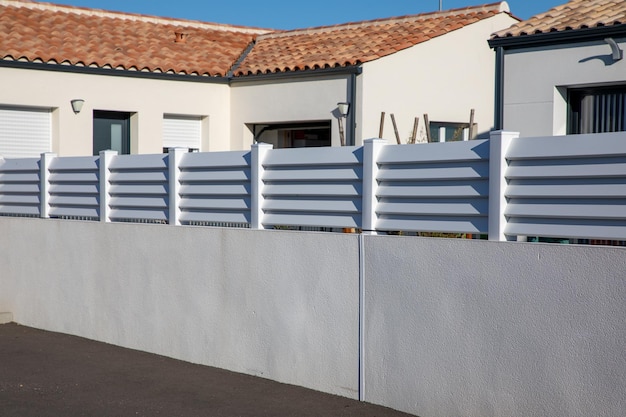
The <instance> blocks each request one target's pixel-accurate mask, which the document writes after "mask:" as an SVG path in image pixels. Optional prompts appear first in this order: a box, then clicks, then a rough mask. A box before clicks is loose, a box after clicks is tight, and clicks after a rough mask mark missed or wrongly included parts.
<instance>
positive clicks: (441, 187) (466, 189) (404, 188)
mask: <svg viewBox="0 0 626 417" xmlns="http://www.w3.org/2000/svg"><path fill="white" fill-rule="evenodd" d="M488 193H489V183H488V181H483V182H478V183H469V184H466V185H463V184H459V183H458V182H453V183H451V184H445V183H444V182H441V183H428V184H426V183H425V184H423V185H413V184H410V185H405V184H401V183H400V184H389V183H383V184H381V185H380V186H379V190H378V193H377V195H378V197H379V198H382V197H397V198H402V197H404V198H411V197H485V196H487V195H488Z"/></svg>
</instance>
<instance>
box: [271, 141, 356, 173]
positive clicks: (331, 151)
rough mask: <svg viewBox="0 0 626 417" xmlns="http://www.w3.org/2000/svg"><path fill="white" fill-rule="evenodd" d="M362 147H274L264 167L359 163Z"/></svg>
mask: <svg viewBox="0 0 626 417" xmlns="http://www.w3.org/2000/svg"><path fill="white" fill-rule="evenodd" d="M362 153H363V151H362V148H360V147H359V148H357V147H347V146H344V147H341V148H328V147H322V148H298V149H274V150H272V151H271V152H269V153H268V155H267V157H266V158H265V160H264V161H263V166H264V167H265V168H266V169H269V168H272V167H275V166H300V165H303V166H306V165H311V166H328V165H360V164H361V160H362Z"/></svg>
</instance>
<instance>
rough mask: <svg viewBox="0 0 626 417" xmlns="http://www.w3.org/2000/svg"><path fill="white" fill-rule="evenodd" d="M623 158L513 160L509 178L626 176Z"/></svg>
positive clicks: (507, 173)
mask: <svg viewBox="0 0 626 417" xmlns="http://www.w3.org/2000/svg"><path fill="white" fill-rule="evenodd" d="M624 159H625V158H624V157H621V158H606V159H593V160H590V161H577V160H570V159H566V160H550V161H545V160H528V161H513V162H512V163H511V164H510V165H509V166H508V168H507V169H506V177H507V178H508V179H520V178H546V177H549V178H611V177H626V161H625V160H624Z"/></svg>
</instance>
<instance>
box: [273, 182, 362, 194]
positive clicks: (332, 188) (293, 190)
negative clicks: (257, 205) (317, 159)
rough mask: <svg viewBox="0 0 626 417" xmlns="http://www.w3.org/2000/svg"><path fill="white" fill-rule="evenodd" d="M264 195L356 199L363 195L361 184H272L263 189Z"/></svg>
mask: <svg viewBox="0 0 626 417" xmlns="http://www.w3.org/2000/svg"><path fill="white" fill-rule="evenodd" d="M263 194H264V195H265V196H267V197H272V196H281V195H284V196H345V197H355V196H360V195H361V184H358V183H355V184H336V183H330V184H319V183H317V184H315V183H314V184H306V183H289V184H281V183H279V184H274V183H270V184H268V185H266V186H265V188H264V189H263Z"/></svg>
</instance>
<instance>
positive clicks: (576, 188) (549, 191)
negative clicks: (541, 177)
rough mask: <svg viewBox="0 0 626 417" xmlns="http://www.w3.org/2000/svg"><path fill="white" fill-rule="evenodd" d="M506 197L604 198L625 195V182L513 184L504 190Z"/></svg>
mask: <svg viewBox="0 0 626 417" xmlns="http://www.w3.org/2000/svg"><path fill="white" fill-rule="evenodd" d="M505 195H506V197H508V198H533V197H535V198H540V197H560V198H606V197H611V196H616V197H623V196H625V195H626V184H606V185H603V186H601V187H599V186H598V185H597V184H576V183H574V184H514V185H509V186H508V187H507V188H506V192H505Z"/></svg>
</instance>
